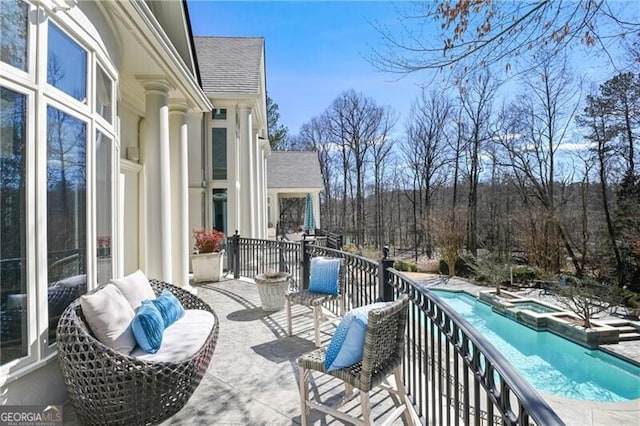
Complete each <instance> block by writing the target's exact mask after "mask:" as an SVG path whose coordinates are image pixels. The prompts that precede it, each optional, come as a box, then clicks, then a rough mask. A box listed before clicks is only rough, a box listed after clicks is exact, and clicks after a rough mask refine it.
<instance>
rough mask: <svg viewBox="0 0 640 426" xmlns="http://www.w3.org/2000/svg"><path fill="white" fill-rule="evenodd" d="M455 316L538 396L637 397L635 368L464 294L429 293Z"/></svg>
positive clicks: (639, 383) (639, 381)
mask: <svg viewBox="0 0 640 426" xmlns="http://www.w3.org/2000/svg"><path fill="white" fill-rule="evenodd" d="M431 291H432V292H433V293H435V294H436V295H437V296H438V297H439V298H440V299H442V300H443V301H444V302H445V303H446V304H447V305H449V306H451V307H452V308H453V309H454V310H455V311H456V312H458V313H459V314H461V315H462V316H463V317H464V319H465V320H467V322H469V323H470V324H471V325H472V326H473V327H474V328H475V329H476V330H478V331H479V332H480V333H481V334H482V335H483V336H484V337H485V338H487V339H488V340H489V342H491V344H493V346H495V347H496V349H498V350H499V351H500V353H502V355H503V356H504V357H505V358H506V359H507V360H509V361H510V362H511V364H512V365H513V366H514V367H515V368H516V369H517V370H518V371H519V372H520V374H521V375H522V377H523V378H524V379H525V380H527V381H528V382H529V383H530V384H531V385H532V386H533V387H534V388H535V389H537V390H538V391H539V392H543V393H547V394H552V395H557V396H561V397H563V398H569V399H578V400H586V401H602V402H624V401H630V400H633V399H637V398H640V367H638V366H635V365H633V364H630V363H628V362H625V361H623V360H621V359H619V358H617V357H615V356H612V355H609V354H607V353H605V352H603V351H600V350H591V349H588V348H585V347H583V346H580V345H578V344H576V343H573V342H571V341H569V340H567V339H564V338H562V337H560V336H557V335H555V334H553V333H550V332H547V331H536V330H533V329H531V328H529V327H527V326H524V325H522V324H520V323H518V322H516V321H512V320H510V319H508V318H506V317H504V316H502V315H500V314H497V313H495V312H493V311H492V310H491V307H490V306H488V305H486V304H484V303H482V302H480V301H479V300H477V299H476V298H475V297H473V296H470V295H468V294H466V293H460V292H450V291H446V290H431Z"/></svg>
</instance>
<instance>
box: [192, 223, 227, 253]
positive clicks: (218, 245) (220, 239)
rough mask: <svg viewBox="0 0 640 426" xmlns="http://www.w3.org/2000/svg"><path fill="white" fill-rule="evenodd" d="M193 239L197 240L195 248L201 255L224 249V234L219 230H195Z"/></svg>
mask: <svg viewBox="0 0 640 426" xmlns="http://www.w3.org/2000/svg"><path fill="white" fill-rule="evenodd" d="M193 238H195V240H196V241H195V246H194V247H193V248H194V249H195V250H196V251H197V252H198V253H199V254H202V253H214V252H218V251H222V249H224V240H225V235H224V232H222V231H218V230H217V229H194V230H193Z"/></svg>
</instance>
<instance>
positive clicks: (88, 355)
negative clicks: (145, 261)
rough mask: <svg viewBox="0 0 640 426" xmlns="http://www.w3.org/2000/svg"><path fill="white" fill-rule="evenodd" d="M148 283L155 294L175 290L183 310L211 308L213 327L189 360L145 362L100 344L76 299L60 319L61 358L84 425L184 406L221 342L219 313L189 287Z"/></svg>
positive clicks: (143, 420)
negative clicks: (185, 288)
mask: <svg viewBox="0 0 640 426" xmlns="http://www.w3.org/2000/svg"><path fill="white" fill-rule="evenodd" d="M150 283H151V287H152V288H153V290H154V292H155V293H156V294H160V293H161V292H162V290H163V289H165V288H167V289H169V290H171V292H172V293H173V294H174V295H175V296H176V297H177V298H178V300H180V302H181V303H182V305H183V306H184V308H185V309H200V310H205V311H208V312H211V314H213V315H214V317H215V324H214V327H213V329H212V330H211V333H209V336H208V337H207V340H206V342H205V344H204V345H203V346H202V348H200V349H199V350H198V351H197V352H196V353H195V354H194V355H193V356H192V357H190V358H187V359H184V360H182V361H179V362H175V363H172V362H149V361H143V360H140V359H136V358H134V357H130V356H126V355H123V354H121V353H119V352H117V351H114V350H113V349H111V348H109V347H107V346H105V345H103V344H102V343H100V342H99V341H98V340H97V339H96V338H95V337H93V335H92V334H91V333H90V331H89V328H88V326H87V324H86V322H85V319H84V316H83V314H82V308H81V306H80V303H79V302H80V300H79V299H76V300H75V301H73V302H72V303H71V305H69V307H68V308H67V309H66V310H65V311H64V312H63V314H62V316H61V317H60V322H59V323H58V328H57V341H58V359H59V361H60V369H61V371H62V377H63V379H64V383H65V386H66V388H67V392H68V394H69V399H70V400H71V403H72V405H73V408H74V409H75V412H76V414H77V416H78V418H79V420H80V423H81V424H83V425H89V424H109V425H115V424H123V425H124V424H126V425H138V424H156V423H159V422H161V421H162V420H165V419H167V418H169V417H171V416H172V415H173V414H175V413H176V412H178V411H179V410H180V409H181V408H182V407H183V406H184V405H185V404H186V402H187V401H188V400H189V398H190V397H191V395H192V394H193V392H194V391H195V389H196V388H197V387H198V384H199V383H200V380H201V379H202V376H203V375H204V373H205V371H206V370H207V367H208V366H209V362H210V361H211V356H212V355H213V351H214V349H215V346H216V343H217V340H218V330H219V321H218V317H217V316H216V314H215V312H213V310H212V309H211V307H210V306H209V305H207V304H206V303H205V302H204V301H203V300H202V299H200V298H198V297H197V296H195V295H193V294H191V293H189V292H188V291H185V290H182V289H181V288H178V287H175V286H173V285H171V284H168V283H165V282H162V281H159V280H150ZM98 290H99V289H98ZM95 291H97V290H94V292H95Z"/></svg>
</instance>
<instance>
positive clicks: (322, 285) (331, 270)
mask: <svg viewBox="0 0 640 426" xmlns="http://www.w3.org/2000/svg"><path fill="white" fill-rule="evenodd" d="M340 264H341V261H340V259H329V258H323V257H314V258H313V259H311V277H310V279H309V291H313V292H315V293H325V294H332V295H334V296H337V295H338V294H340V293H339V292H340Z"/></svg>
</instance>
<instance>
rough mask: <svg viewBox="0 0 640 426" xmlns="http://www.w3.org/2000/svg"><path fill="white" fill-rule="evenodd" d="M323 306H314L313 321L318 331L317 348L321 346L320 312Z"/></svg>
mask: <svg viewBox="0 0 640 426" xmlns="http://www.w3.org/2000/svg"><path fill="white" fill-rule="evenodd" d="M321 310H322V307H321V306H314V307H313V322H314V325H315V333H316V339H315V340H316V348H319V347H320V314H321Z"/></svg>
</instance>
